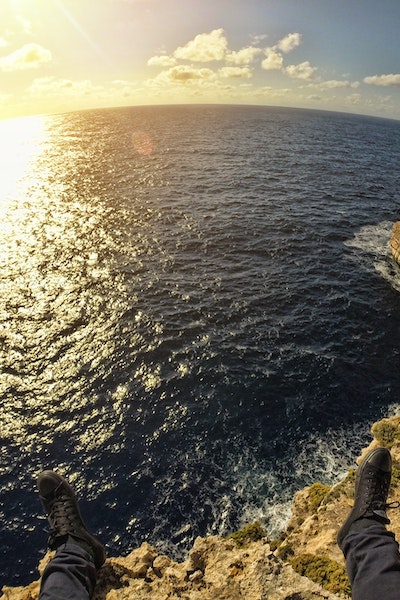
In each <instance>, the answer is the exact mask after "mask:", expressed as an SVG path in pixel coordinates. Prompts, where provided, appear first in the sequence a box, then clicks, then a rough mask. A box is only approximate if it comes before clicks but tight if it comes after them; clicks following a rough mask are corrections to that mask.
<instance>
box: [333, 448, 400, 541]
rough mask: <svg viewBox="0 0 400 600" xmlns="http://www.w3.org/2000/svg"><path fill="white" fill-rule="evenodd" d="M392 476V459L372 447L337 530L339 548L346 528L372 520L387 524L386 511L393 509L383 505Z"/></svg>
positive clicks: (359, 471) (385, 450)
mask: <svg viewBox="0 0 400 600" xmlns="http://www.w3.org/2000/svg"><path fill="white" fill-rule="evenodd" d="M391 476H392V457H391V455H390V452H389V450H388V449H387V448H375V449H374V450H371V451H370V452H368V454H367V455H366V456H365V458H364V459H363V461H362V463H361V464H360V466H359V468H358V471H357V475H356V482H355V492H354V506H353V508H352V510H351V511H350V513H349V516H348V517H347V519H346V521H345V522H344V524H343V525H342V527H341V529H340V530H339V533H338V536H337V543H338V545H339V547H340V548H341V547H342V544H343V540H344V538H345V537H346V535H347V534H348V533H349V530H350V527H351V526H352V524H353V523H354V522H355V521H358V520H359V519H373V520H375V521H378V522H379V523H384V524H388V523H390V520H389V519H388V517H387V514H386V509H387V508H391V507H394V506H392V505H388V504H387V503H386V500H387V497H388V493H389V487H390V479H391Z"/></svg>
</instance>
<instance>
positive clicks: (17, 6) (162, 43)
mask: <svg viewBox="0 0 400 600" xmlns="http://www.w3.org/2000/svg"><path fill="white" fill-rule="evenodd" d="M399 30H400V2H399V0H379V1H378V0H0V118H1V119H5V118H10V117H19V116H25V115H32V114H47V113H58V112H67V111H72V110H80V109H88V108H98V107H113V106H133V105H147V104H184V103H196V104H199V103H228V104H257V105H268V106H291V107H301V108H312V109H321V110H334V111H343V112H351V113H359V114H368V115H375V116H380V117H388V118H394V119H400V36H399Z"/></svg>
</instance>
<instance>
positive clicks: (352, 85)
mask: <svg viewBox="0 0 400 600" xmlns="http://www.w3.org/2000/svg"><path fill="white" fill-rule="evenodd" d="M359 86H360V83H359V81H349V80H347V79H329V80H328V81H322V82H321V83H319V84H318V87H319V88H321V89H326V90H333V89H346V88H347V89H357V88H358V87H359Z"/></svg>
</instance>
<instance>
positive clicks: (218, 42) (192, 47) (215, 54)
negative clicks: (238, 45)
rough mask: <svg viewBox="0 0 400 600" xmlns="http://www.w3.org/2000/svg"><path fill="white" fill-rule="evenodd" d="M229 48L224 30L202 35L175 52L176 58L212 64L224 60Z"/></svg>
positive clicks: (215, 30)
mask: <svg viewBox="0 0 400 600" xmlns="http://www.w3.org/2000/svg"><path fill="white" fill-rule="evenodd" d="M227 48H228V41H227V39H226V37H225V33H224V30H223V29H214V30H213V31H211V32H210V33H200V34H199V35H196V37H195V38H194V39H193V40H191V41H190V42H188V43H187V44H186V45H185V46H180V47H179V48H177V49H176V50H175V52H174V57H175V58H179V59H184V60H193V61H195V62H211V61H214V60H223V59H224V58H225V54H226V51H227Z"/></svg>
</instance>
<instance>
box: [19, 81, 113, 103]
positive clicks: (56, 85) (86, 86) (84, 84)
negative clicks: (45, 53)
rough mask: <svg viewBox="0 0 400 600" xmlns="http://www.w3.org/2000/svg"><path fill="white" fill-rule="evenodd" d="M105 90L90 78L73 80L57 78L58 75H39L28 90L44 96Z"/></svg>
mask: <svg viewBox="0 0 400 600" xmlns="http://www.w3.org/2000/svg"><path fill="white" fill-rule="evenodd" d="M101 90H103V88H102V87H101V86H95V85H93V84H92V82H91V81H90V80H89V79H84V80H81V81H72V80H71V79H57V78H56V77H38V78H36V79H34V80H33V82H32V84H31V85H30V86H29V87H28V89H27V92H28V94H30V95H32V96H37V97H39V98H43V97H46V96H62V97H63V98H64V97H65V96H85V95H88V94H92V93H93V92H99V91H101Z"/></svg>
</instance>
